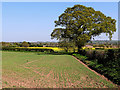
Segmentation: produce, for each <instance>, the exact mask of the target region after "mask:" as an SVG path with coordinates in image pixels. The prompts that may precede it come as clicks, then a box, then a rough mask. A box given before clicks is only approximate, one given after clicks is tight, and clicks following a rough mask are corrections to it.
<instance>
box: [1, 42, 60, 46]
mask: <svg viewBox="0 0 120 90" xmlns="http://www.w3.org/2000/svg"><path fill="white" fill-rule="evenodd" d="M0 43H1V44H2V47H43V46H46V47H58V42H26V41H23V42H0Z"/></svg>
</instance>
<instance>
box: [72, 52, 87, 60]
mask: <svg viewBox="0 0 120 90" xmlns="http://www.w3.org/2000/svg"><path fill="white" fill-rule="evenodd" d="M72 55H73V56H75V57H76V58H78V59H80V60H81V61H84V60H86V59H87V57H86V56H83V55H80V54H75V53H74V54H72Z"/></svg>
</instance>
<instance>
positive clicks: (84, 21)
mask: <svg viewBox="0 0 120 90" xmlns="http://www.w3.org/2000/svg"><path fill="white" fill-rule="evenodd" d="M57 26H60V28H55V29H54V30H53V32H52V33H51V37H52V39H53V38H57V39H58V40H60V41H64V40H65V39H67V40H69V41H70V42H71V41H72V42H75V46H77V47H78V52H79V51H80V49H81V48H82V46H84V45H85V43H86V42H88V41H90V40H91V39H92V38H93V37H95V36H99V35H100V34H101V33H106V35H107V34H109V39H110V40H111V38H112V34H113V33H114V32H115V31H116V20H115V19H112V18H111V17H106V16H105V15H104V14H103V13H102V12H100V11H95V10H94V9H93V8H91V7H85V6H83V5H74V7H72V8H67V9H66V10H65V11H64V13H63V14H61V15H60V16H59V19H58V20H57V21H55V27H57Z"/></svg>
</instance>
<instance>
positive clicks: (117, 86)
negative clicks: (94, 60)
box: [72, 56, 120, 87]
mask: <svg viewBox="0 0 120 90" xmlns="http://www.w3.org/2000/svg"><path fill="white" fill-rule="evenodd" d="M72 57H73V58H75V59H76V60H77V61H78V62H80V63H81V64H82V65H84V66H85V67H86V68H88V69H89V70H90V71H92V72H94V73H95V74H97V75H98V76H100V77H102V78H103V79H105V80H107V81H108V82H110V83H112V84H114V85H116V86H117V87H120V86H118V85H117V84H115V83H113V82H112V81H110V80H109V79H108V78H107V77H105V76H104V75H101V74H100V73H98V72H96V71H95V70H93V69H91V68H89V67H88V66H87V65H86V64H85V63H83V62H82V61H81V60H79V59H78V58H76V57H75V56H72Z"/></svg>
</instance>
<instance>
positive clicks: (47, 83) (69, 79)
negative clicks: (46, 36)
mask: <svg viewBox="0 0 120 90" xmlns="http://www.w3.org/2000/svg"><path fill="white" fill-rule="evenodd" d="M2 87H3V88H107V87H116V86H115V85H114V84H112V83H111V82H109V81H107V80H105V79H104V78H102V77H100V76H98V75H96V74H95V73H94V72H92V71H91V70H89V69H88V68H86V67H85V66H84V65H82V64H81V63H80V62H78V61H77V60H76V59H75V58H74V57H72V56H70V55H37V54H36V53H33V52H10V51H3V52H2Z"/></svg>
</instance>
